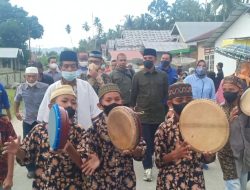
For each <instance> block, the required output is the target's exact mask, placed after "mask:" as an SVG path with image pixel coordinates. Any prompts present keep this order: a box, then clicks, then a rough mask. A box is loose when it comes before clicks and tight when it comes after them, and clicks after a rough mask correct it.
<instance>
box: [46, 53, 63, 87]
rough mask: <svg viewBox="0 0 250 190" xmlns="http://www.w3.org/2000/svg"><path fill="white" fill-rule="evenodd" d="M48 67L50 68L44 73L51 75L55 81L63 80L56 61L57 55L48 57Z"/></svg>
mask: <svg viewBox="0 0 250 190" xmlns="http://www.w3.org/2000/svg"><path fill="white" fill-rule="evenodd" d="M48 67H49V69H48V70H47V71H44V74H47V75H49V76H51V77H52V78H53V80H54V82H56V81H59V80H61V77H62V75H61V72H60V70H59V68H58V65H57V63H56V57H49V58H48Z"/></svg>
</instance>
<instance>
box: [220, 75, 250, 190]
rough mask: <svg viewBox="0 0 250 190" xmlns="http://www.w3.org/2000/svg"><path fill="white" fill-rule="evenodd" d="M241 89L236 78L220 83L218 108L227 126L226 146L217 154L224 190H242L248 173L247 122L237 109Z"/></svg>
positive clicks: (249, 130) (249, 123) (249, 137)
mask: <svg viewBox="0 0 250 190" xmlns="http://www.w3.org/2000/svg"><path fill="white" fill-rule="evenodd" d="M243 88H244V83H243V81H242V80H241V79H240V78H238V77H236V76H227V77H225V78H224V80H223V82H222V89H223V96H224V98H225V104H224V105H222V107H223V109H224V111H225V112H226V114H227V116H228V119H229V124H230V136H229V139H228V142H227V144H226V145H225V146H224V147H223V148H222V149H221V150H220V151H219V152H218V159H219V162H220V165H221V169H222V172H223V179H224V181H225V190H231V189H232V190H246V186H247V172H248V171H250V160H249V158H250V143H249V142H250V135H249V134H250V118H249V116H247V115H245V114H244V113H242V112H241V111H240V108H239V107H238V105H239V100H240V97H241V95H242V93H243Z"/></svg>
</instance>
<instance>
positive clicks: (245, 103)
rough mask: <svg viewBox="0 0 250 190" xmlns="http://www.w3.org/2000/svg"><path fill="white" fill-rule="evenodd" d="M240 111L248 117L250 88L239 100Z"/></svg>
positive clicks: (249, 111)
mask: <svg viewBox="0 0 250 190" xmlns="http://www.w3.org/2000/svg"><path fill="white" fill-rule="evenodd" d="M240 109H241V111H242V112H243V113H244V114H246V115H248V116H250V88H248V89H247V90H246V91H245V92H244V93H243V94H242V96H241V98H240Z"/></svg>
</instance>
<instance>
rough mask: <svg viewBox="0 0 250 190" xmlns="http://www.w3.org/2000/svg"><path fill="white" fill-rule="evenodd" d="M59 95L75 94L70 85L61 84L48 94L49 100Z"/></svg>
mask: <svg viewBox="0 0 250 190" xmlns="http://www.w3.org/2000/svg"><path fill="white" fill-rule="evenodd" d="M60 95H72V96H75V97H76V94H75V92H74V90H73V88H72V86H70V85H61V86H58V87H57V88H56V89H55V90H54V91H52V93H51V95H50V101H51V100H53V99H54V98H56V97H58V96H60Z"/></svg>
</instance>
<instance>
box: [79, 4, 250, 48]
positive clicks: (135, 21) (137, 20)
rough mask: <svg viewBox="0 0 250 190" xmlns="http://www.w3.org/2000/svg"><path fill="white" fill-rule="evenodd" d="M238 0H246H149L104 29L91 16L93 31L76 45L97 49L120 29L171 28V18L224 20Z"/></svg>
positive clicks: (195, 20) (173, 19)
mask: <svg viewBox="0 0 250 190" xmlns="http://www.w3.org/2000/svg"><path fill="white" fill-rule="evenodd" d="M240 2H241V3H247V2H249V0H211V2H210V3H206V4H204V3H203V4H200V3H199V1H197V0H176V1H175V2H174V3H173V4H172V5H171V6H170V5H169V4H168V1H167V0H152V2H151V3H150V4H149V6H148V13H144V14H141V15H139V16H134V15H125V21H124V23H123V25H117V26H116V28H115V29H109V30H108V31H107V32H103V27H102V24H101V20H100V19H99V18H98V17H95V18H94V24H93V25H94V27H95V28H96V35H95V36H93V37H92V38H90V37H89V38H88V39H83V40H81V41H80V42H79V49H80V50H84V51H87V50H92V49H99V48H100V45H101V44H102V43H105V42H106V41H107V40H110V39H116V38H120V37H121V31H122V29H123V30H124V29H125V30H166V29H167V30H171V29H172V27H173V25H174V23H175V22H199V21H201V22H202V21H203V22H213V21H216V22H220V21H223V20H225V19H226V18H227V17H228V15H229V14H230V13H231V11H232V10H233V9H234V8H235V6H236V5H237V4H238V3H240ZM219 9H220V10H219ZM218 10H219V11H218ZM82 28H83V30H84V31H85V32H89V29H90V26H89V25H88V23H87V22H85V23H84V24H83V26H82Z"/></svg>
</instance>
